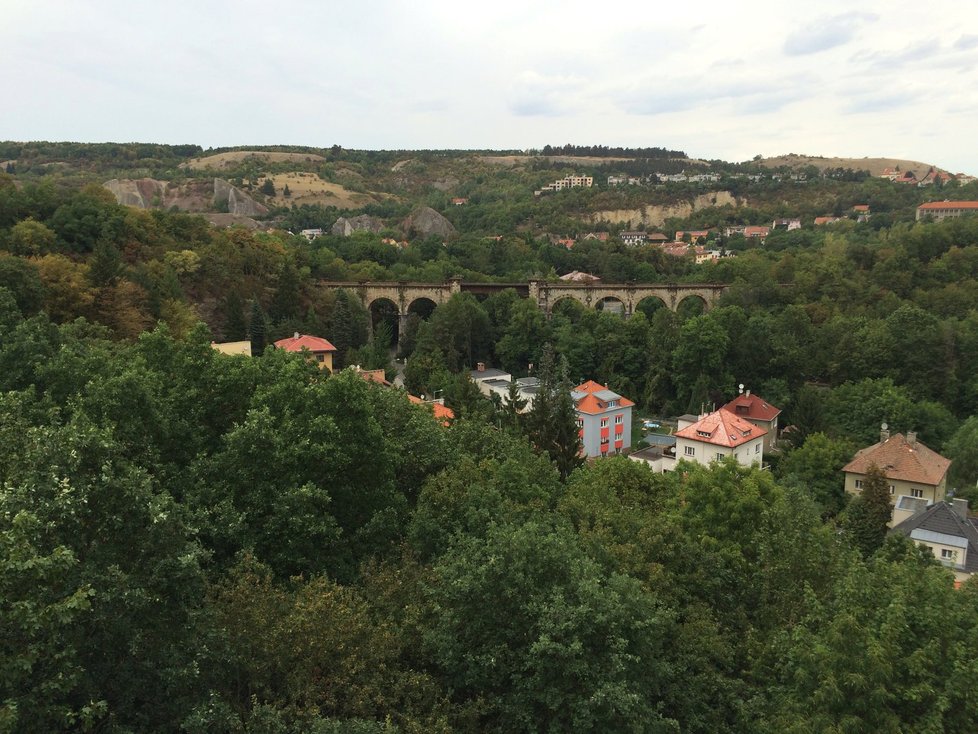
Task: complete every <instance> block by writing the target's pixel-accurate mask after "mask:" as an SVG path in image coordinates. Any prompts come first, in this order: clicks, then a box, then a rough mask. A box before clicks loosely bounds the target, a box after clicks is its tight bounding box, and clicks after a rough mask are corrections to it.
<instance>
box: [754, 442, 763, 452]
mask: <svg viewBox="0 0 978 734" xmlns="http://www.w3.org/2000/svg"><path fill="white" fill-rule="evenodd" d="M754 453H755V454H759V453H761V445H760V444H757V446H755V447H754Z"/></svg>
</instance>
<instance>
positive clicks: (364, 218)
mask: <svg viewBox="0 0 978 734" xmlns="http://www.w3.org/2000/svg"><path fill="white" fill-rule="evenodd" d="M383 228H384V223H383V222H382V221H380V220H379V219H377V217H371V216H369V215H367V214H361V215H360V216H358V217H349V218H348V217H340V218H339V219H337V220H336V222H335V223H334V224H333V228H332V229H331V230H330V232H331V233H332V234H336V235H340V236H341V237H349V236H350V235H351V234H353V233H354V232H364V231H365V232H374V233H377V232H380V230H382V229H383Z"/></svg>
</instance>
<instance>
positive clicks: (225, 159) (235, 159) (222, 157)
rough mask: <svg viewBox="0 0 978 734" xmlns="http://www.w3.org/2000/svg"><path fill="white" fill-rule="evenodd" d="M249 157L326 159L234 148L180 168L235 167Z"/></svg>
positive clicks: (266, 160)
mask: <svg viewBox="0 0 978 734" xmlns="http://www.w3.org/2000/svg"><path fill="white" fill-rule="evenodd" d="M249 158H252V159H256V160H260V161H262V162H264V163H321V162H322V161H324V160H326V159H325V158H323V157H322V156H321V155H316V154H315V153H280V152H277V151H265V150H232V151H229V152H227V153H215V154H214V155H208V156H203V157H202V158H192V159H191V160H189V161H186V162H184V163H181V164H180V168H194V169H212V170H221V169H226V168H234V167H235V166H237V165H238V164H239V163H241V162H242V161H245V160H247V159H249Z"/></svg>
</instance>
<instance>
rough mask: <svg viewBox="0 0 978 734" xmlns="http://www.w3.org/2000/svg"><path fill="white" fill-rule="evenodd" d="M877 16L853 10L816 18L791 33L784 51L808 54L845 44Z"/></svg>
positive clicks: (786, 40) (785, 42) (794, 54)
mask: <svg viewBox="0 0 978 734" xmlns="http://www.w3.org/2000/svg"><path fill="white" fill-rule="evenodd" d="M877 17H878V16H876V15H874V14H872V13H858V12H852V13H843V14H841V15H835V16H832V17H830V18H822V19H820V20H815V21H813V22H812V23H810V24H809V25H807V26H805V27H804V28H800V29H799V30H797V31H795V32H794V33H791V34H789V36H788V37H787V38H786V39H785V41H784V52H785V53H786V54H787V55H788V56H806V55H808V54H814V53H818V52H819V51H827V50H828V49H830V48H835V47H836V46H843V45H845V44H847V43H849V41H851V40H852V38H853V36H855V35H856V31H857V30H859V27H860V26H861V25H863V24H864V23H869V22H872V21H874V20H876V19H877Z"/></svg>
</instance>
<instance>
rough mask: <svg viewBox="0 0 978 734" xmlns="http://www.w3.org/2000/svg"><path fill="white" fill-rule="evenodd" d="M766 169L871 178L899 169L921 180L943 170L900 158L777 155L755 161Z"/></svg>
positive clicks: (928, 164)
mask: <svg viewBox="0 0 978 734" xmlns="http://www.w3.org/2000/svg"><path fill="white" fill-rule="evenodd" d="M757 162H758V163H760V164H761V165H762V166H767V167H768V168H780V167H782V166H788V167H789V168H805V167H807V166H815V167H816V168H818V169H819V170H820V171H824V170H825V169H826V168H851V169H853V170H855V171H869V172H870V174H871V175H873V176H879V175H880V174H881V173H883V169H884V168H899V169H900V170H901V171H913V172H914V175H915V176H917V178H922V177H923V176H925V175H926V174H927V172H928V171H930V170H931V168H934V169H936V170H938V171H943V170H944V169H943V168H941V167H940V166H935V165H933V164H931V163H922V162H920V161H908V160H904V159H902V158H825V157H823V156H817V155H796V154H794V153H789V154H788V155H779V156H775V157H773V158H762V159H761V160H759V161H757Z"/></svg>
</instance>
